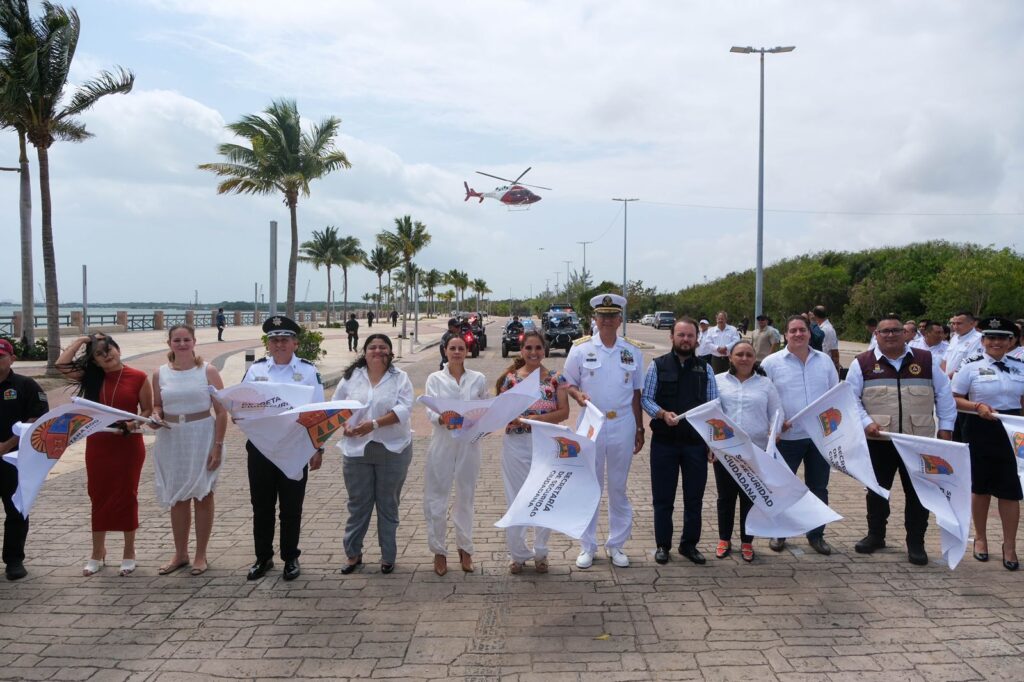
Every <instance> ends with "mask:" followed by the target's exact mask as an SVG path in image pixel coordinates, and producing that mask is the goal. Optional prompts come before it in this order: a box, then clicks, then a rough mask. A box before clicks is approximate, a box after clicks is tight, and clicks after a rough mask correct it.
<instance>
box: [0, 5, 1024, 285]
mask: <svg viewBox="0 0 1024 682" xmlns="http://www.w3.org/2000/svg"><path fill="white" fill-rule="evenodd" d="M69 4H73V5H74V6H75V7H76V8H77V9H78V12H79V14H80V16H81V21H82V35H81V40H80V42H79V46H78V53H77V55H76V57H75V62H74V69H73V71H72V80H73V82H74V83H81V82H83V81H85V80H87V79H89V78H91V77H93V76H95V75H96V74H97V73H99V72H100V71H101V70H103V69H110V68H112V67H114V66H118V65H119V66H123V67H126V68H129V69H131V70H132V71H133V72H134V73H135V75H136V83H135V88H134V90H133V92H132V93H131V94H128V95H117V96H110V97H108V98H105V99H103V100H101V101H100V102H99V103H98V104H97V105H96V106H95V107H94V108H93V109H91V110H89V111H88V112H86V113H85V114H84V115H83V116H82V117H81V119H82V121H83V122H84V123H85V124H86V126H87V127H88V129H89V130H90V131H91V132H92V133H93V134H94V135H95V137H94V138H92V139H90V140H88V141H86V142H84V143H82V144H69V143H60V142H58V143H56V144H55V145H54V146H53V147H52V148H51V149H50V173H51V183H52V192H53V212H54V216H53V227H54V235H55V244H56V261H57V268H58V278H59V289H60V292H61V300H63V301H79V300H81V266H82V265H83V264H86V265H88V268H89V299H90V301H93V302H120V301H187V300H191V299H193V297H194V296H196V295H198V299H199V301H200V303H202V302H211V303H215V302H219V301H221V300H238V299H241V300H251V299H252V297H253V292H254V286H256V287H261V288H262V291H263V292H264V294H267V293H268V292H269V287H268V285H267V283H268V276H269V275H268V258H269V227H268V225H269V221H271V220H276V221H277V222H278V224H279V234H278V242H279V247H278V253H279V258H280V260H279V265H278V273H279V276H278V292H279V293H278V297H279V300H282V301H283V299H284V292H285V285H286V272H287V250H288V243H289V237H288V229H287V226H288V212H287V208H286V207H285V206H284V204H283V203H282V201H281V197H280V196H265V197H252V196H238V195H218V194H217V193H216V185H217V179H216V178H215V177H214V176H213V175H212V174H211V173H208V172H203V171H200V170H198V169H197V168H196V167H197V165H198V164H200V163H204V162H211V161H218V160H220V159H219V157H218V155H217V152H216V149H217V145H218V144H220V143H222V142H226V141H231V140H232V137H231V135H230V134H229V133H228V132H227V131H226V130H225V125H226V124H227V123H230V122H233V121H236V120H238V119H239V118H240V117H241V116H244V115H247V114H253V113H258V112H260V111H262V110H263V109H264V108H265V107H267V106H268V105H269V104H270V103H271V101H273V100H275V99H280V98H292V99H295V100H296V101H297V102H298V107H299V110H300V112H301V114H302V116H303V120H304V122H306V123H307V124H310V125H312V124H313V123H314V122H317V121H319V120H321V119H323V118H324V117H327V116H337V117H339V118H340V119H341V120H342V124H341V128H340V130H341V134H340V135H339V137H338V139H337V146H338V147H339V148H340V149H341V150H343V151H344V152H345V153H346V154H347V156H348V158H349V160H350V161H351V163H352V168H351V169H349V170H342V171H338V172H335V173H333V174H331V175H329V176H327V177H326V178H323V179H321V180H318V181H315V182H314V183H313V184H312V187H311V196H309V197H308V198H302V199H300V202H299V209H298V211H299V212H298V220H299V237H300V240H302V241H304V240H307V239H310V238H311V236H312V232H313V230H315V229H316V230H322V229H323V228H324V227H325V226H328V225H333V226H335V227H337V228H338V230H339V232H340V233H341V234H342V235H350V236H354V237H357V238H358V239H359V240H360V241H361V244H362V246H363V247H364V248H366V249H369V248H371V247H372V246H373V245H374V243H375V236H376V234H377V233H378V232H380V231H381V230H383V229H391V228H393V226H394V219H395V218H396V217H400V216H403V215H410V216H412V217H413V219H414V220H419V221H421V222H423V223H424V224H425V225H426V226H427V229H428V231H429V232H430V234H431V236H432V241H431V243H430V245H429V246H428V247H427V248H426V249H424V250H423V251H422V252H421V253H420V254H419V255H418V256H417V257H416V262H417V263H418V264H419V265H421V266H422V267H424V268H427V269H429V268H438V269H439V270H442V271H447V270H450V269H452V268H458V269H460V270H464V271H466V272H467V273H469V275H470V277H471V278H474V279H475V278H481V279H483V280H485V281H486V282H487V284H488V286H489V288H490V289H491V290H492V291H493V292H494V293H493V294H492V296H493V297H495V298H506V297H508V296H512V297H514V298H524V297H526V296H528V295H531V293H532V294H537V293H539V292H540V291H542V290H544V289H545V288H546V287H550V288H552V289H553V288H554V287H555V285H556V281H557V282H559V283H564V281H565V277H566V270H567V268H568V269H570V270H573V271H576V270H579V269H581V268H582V267H583V259H584V248H585V250H586V267H587V269H588V270H589V271H590V272H591V275H592V277H593V278H594V279H595V280H596V281H601V280H611V281H615V282H621V280H622V276H623V225H624V222H625V221H624V215H623V204H622V203H621V202H615V201H612V199H613V198H615V197H618V198H636V199H638V201H636V202H632V203H630V204H629V208H628V229H627V242H626V254H625V255H626V258H625V265H626V270H627V277H628V278H629V279H630V280H634V279H639V280H643V282H644V284H645V285H647V286H656V287H657V288H658V289H659V290H662V291H676V290H678V289H681V288H683V287H686V286H689V285H691V284H694V283H699V282H703V281H705V280H706V279H714V278H715V277H719V276H721V275H724V274H727V273H729V272H733V271H740V270H744V269H747V268H750V267H753V265H754V262H755V251H756V246H755V245H756V224H757V213H756V210H755V209H756V205H757V159H758V93H759V85H758V83H759V81H758V79H759V66H758V56H757V55H744V54H733V53H730V51H729V48H730V47H731V46H733V45H738V46H748V45H749V46H753V47H755V48H757V47H762V46H763V47H774V46H777V45H785V46H789V45H792V46H795V47H796V49H795V50H794V51H793V52H790V53H785V54H769V55H766V57H765V143H764V156H765V160H764V176H765V180H764V206H765V213H764V233H765V261H766V263H771V262H773V261H776V260H779V259H782V258H788V257H792V256H796V255H800V254H804V253H813V252H818V251H823V250H828V249H836V250H860V249H864V248H870V247H876V246H883V245H898V244H906V243H910V242H915V241H922V240H926V239H947V240H951V241H971V242H977V243H981V244H993V245H995V246H997V247H1003V246H1009V247H1011V248H1014V249H1016V250H1018V251H1020V250H1024V243H1022V237H1021V235H1022V234H1024V233H1022V232H1021V223H1022V220H1024V195H1022V193H1021V191H1020V188H1021V187H1022V185H1024V182H1022V181H1024V116H1022V113H1024V112H1022V102H1024V90H1022V89H1021V87H1020V85H1021V80H1020V73H1021V70H1022V66H1024V41H1021V40H1020V36H1021V35H1024V3H1020V2H1017V1H1015V0H989V1H986V2H979V3H965V2H960V1H954V0H899V1H896V0H893V1H891V2H883V1H880V0H878V1H872V0H866V1H864V2H856V3H853V2H848V1H844V2H839V1H831V0H822V1H818V2H813V3H810V2H796V1H783V0H775V1H772V0H766V1H756V2H755V1H753V0H750V1H734V2H715V1H710V0H709V1H707V2H681V1H669V0H663V1H649V2H645V1H642V0H634V1H632V2H628V3H626V2H612V1H608V2H574V1H571V0H567V1H565V2H557V3H552V2H543V1H536V2H533V1H524V0H505V1H502V2H489V1H486V0H476V1H472V0H448V1H447V2H436V1H432V2H427V1H424V2H413V1H402V0H395V1H394V2H375V1H371V0H367V1H359V0H351V1H349V0H344V1H340V0H290V2H288V3H287V9H286V10H285V9H283V8H282V5H281V3H280V1H279V0H217V1H216V2H210V1H209V0H80V1H79V2H76V3H69ZM34 8H35V11H36V12H38V11H39V7H38V5H35V6H34ZM1014 73H1016V74H1017V76H1014V75H1013V74H1014ZM3 159H6V161H3V162H2V163H0V165H10V166H13V165H16V162H17V140H16V138H15V136H14V135H13V133H11V132H9V131H4V132H2V133H0V160H3ZM31 159H32V165H31V168H32V173H33V176H34V177H33V204H34V206H33V211H34V216H33V223H34V224H33V228H34V233H35V235H36V239H35V245H34V246H35V279H36V281H37V282H40V283H41V282H42V278H43V270H42V258H41V249H40V245H39V230H40V217H39V195H38V182H37V178H36V177H35V173H36V172H37V165H36V162H35V156H34V154H32V155H31ZM527 167H531V168H532V170H531V171H530V172H529V174H528V175H527V176H526V177H525V178H524V182H533V183H536V184H538V185H543V186H546V187H550V188H552V189H551V191H539V192H538V193H539V194H541V195H542V196H543V200H542V201H540V202H539V203H537V204H534V205H533V206H532V207H531V208H530V209H529V210H527V211H510V210H508V209H507V208H506V207H505V206H503V205H501V204H500V203H498V202H496V201H493V200H490V199H488V200H486V201H484V202H483V203H478V202H477V201H476V200H475V199H474V200H471V201H469V202H465V201H463V199H464V196H465V192H464V190H463V182H464V181H468V182H469V184H470V186H471V187H474V188H476V189H477V190H481V191H488V190H493V189H494V187H495V186H496V185H499V184H501V183H499V182H497V181H494V180H492V179H490V178H486V177H483V176H480V175H477V174H476V173H475V171H484V172H488V173H492V174H495V175H499V176H503V177H515V176H516V175H518V174H519V173H520V172H522V171H523V170H524V169H526V168H527ZM0 175H2V176H3V177H0V206H2V205H3V204H4V203H6V205H7V210H6V211H3V210H0V216H4V215H5V216H6V218H3V219H0V225H2V226H3V227H2V228H0V229H2V230H3V231H4V233H5V234H6V235H7V236H8V239H7V240H6V243H7V244H8V245H10V246H9V248H5V249H3V250H0V272H3V273H4V274H5V275H7V276H6V277H3V278H0V300H11V301H20V277H19V275H18V274H17V273H19V272H20V257H19V251H18V248H17V246H16V245H17V243H18V241H17V240H18V234H19V232H18V209H17V206H18V183H17V180H16V176H14V174H0ZM584 241H586V242H591V243H590V244H588V245H587V246H586V247H584V246H583V245H581V244H580V243H579V242H584ZM565 261H571V262H569V263H566V262H565ZM334 281H335V290H336V291H337V297H338V299H339V300H340V298H341V296H342V294H341V284H340V281H341V277H340V272H338V271H335V276H334ZM376 284H377V280H376V276H375V275H374V274H373V273H371V272H370V271H368V270H366V269H364V268H358V267H357V268H354V269H352V270H351V271H350V273H349V299H350V300H359V299H360V298H361V297H362V295H363V294H364V293H367V292H372V291H375V290H376ZM326 289H327V283H326V275H325V273H324V272H323V271H322V270H321V271H319V272H318V271H315V270H314V269H313V268H312V267H311V266H308V265H304V264H300V266H299V270H298V278H297V299H298V300H299V301H302V300H324V298H325V297H326Z"/></svg>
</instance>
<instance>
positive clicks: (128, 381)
mask: <svg viewBox="0 0 1024 682" xmlns="http://www.w3.org/2000/svg"><path fill="white" fill-rule="evenodd" d="M83 347H84V349H85V350H84V352H82V354H80V355H78V357H77V358H76V357H75V356H76V355H77V354H78V352H79V350H81V349H82V348H83ZM57 368H58V369H60V371H61V372H63V373H64V375H65V376H67V377H68V378H69V379H71V380H72V381H73V382H75V383H77V384H78V387H79V388H78V395H80V396H82V397H84V398H85V399H87V400H92V401H94V402H98V403H102V404H104V405H109V406H111V407H116V408H117V409H119V410H125V411H126V412H133V413H138V414H140V415H141V416H143V417H148V416H149V415H150V414H151V413H152V411H153V387H152V385H151V384H150V382H149V378H148V377H147V376H146V373H145V372H143V371H140V370H137V369H133V368H131V367H127V366H125V365H124V363H122V362H121V348H120V346H118V345H117V343H116V342H115V341H114V339H112V338H111V337H109V336H106V335H104V334H93V335H92V336H82V337H79V338H77V339H75V341H74V343H72V344H71V345H70V346H69V347H68V348H66V349H64V351H63V352H62V353H61V355H60V357H59V358H58V359H57ZM115 426H116V427H117V428H118V429H119V431H120V432H119V433H96V434H93V435H92V436H89V437H88V438H87V439H86V441H85V472H86V477H87V480H88V484H87V487H88V491H89V499H90V500H91V502H92V556H91V557H90V558H89V560H88V561H87V562H85V567H84V568H83V569H82V575H84V576H90V575H93V574H95V573H98V572H99V571H100V569H101V568H103V566H104V563H105V559H106V554H107V549H106V538H107V531H121V532H123V533H124V555H123V559H122V561H121V569H120V574H121V575H122V576H126V575H129V574H131V573H132V572H133V571H134V570H135V530H136V529H137V528H138V527H139V477H140V476H141V475H142V463H143V461H145V459H146V446H145V444H144V443H143V442H142V435H141V434H140V433H139V430H138V427H139V423H138V422H134V421H125V422H121V423H119V424H116V425H115Z"/></svg>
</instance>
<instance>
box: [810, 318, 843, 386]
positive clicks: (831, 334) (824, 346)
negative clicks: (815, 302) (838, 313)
mask: <svg viewBox="0 0 1024 682" xmlns="http://www.w3.org/2000/svg"><path fill="white" fill-rule="evenodd" d="M811 315H812V316H813V317H814V323H815V324H816V325H818V327H819V328H821V331H823V332H824V333H825V338H824V340H823V341H822V342H821V352H822V353H824V354H825V355H827V356H829V357H830V358H832V364H834V365H835V366H836V371H838V370H839V368H840V367H841V365H840V364H839V336H838V335H837V334H836V328H835V327H833V326H832V323H831V322H830V321H829V319H828V311H827V310H826V309H825V306H823V305H819V306H815V307H814V310H812V311H811Z"/></svg>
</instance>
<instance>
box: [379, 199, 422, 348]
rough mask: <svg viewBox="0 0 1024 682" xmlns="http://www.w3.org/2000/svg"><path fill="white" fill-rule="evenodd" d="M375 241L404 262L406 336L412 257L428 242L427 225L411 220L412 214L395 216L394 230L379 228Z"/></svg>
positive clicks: (403, 310) (404, 320)
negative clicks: (393, 252) (396, 254)
mask: <svg viewBox="0 0 1024 682" xmlns="http://www.w3.org/2000/svg"><path fill="white" fill-rule="evenodd" d="M377 243H378V244H380V245H381V246H384V247H387V248H390V249H391V250H392V251H395V252H396V253H398V254H399V255H400V256H401V258H402V262H403V263H404V264H405V287H404V291H405V295H404V296H403V297H402V338H405V337H406V330H405V325H406V319H405V318H406V313H408V311H409V285H410V283H411V282H412V276H413V270H412V257H413V256H415V255H416V254H417V253H419V252H420V251H421V250H423V248H424V247H425V246H426V245H427V244H429V243H430V233H429V232H427V226H426V225H424V224H423V223H421V222H420V221H418V220H417V221H415V222H413V219H412V216H408V215H407V216H402V217H401V218H395V230H394V232H391V231H389V230H381V231H380V233H379V234H378V235H377Z"/></svg>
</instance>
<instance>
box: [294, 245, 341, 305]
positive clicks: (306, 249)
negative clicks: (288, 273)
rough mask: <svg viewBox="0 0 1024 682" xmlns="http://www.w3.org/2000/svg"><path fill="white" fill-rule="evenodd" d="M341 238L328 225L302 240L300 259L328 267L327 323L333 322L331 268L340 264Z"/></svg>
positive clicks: (316, 266) (317, 267)
mask: <svg viewBox="0 0 1024 682" xmlns="http://www.w3.org/2000/svg"><path fill="white" fill-rule="evenodd" d="M340 246H341V240H339V239H338V230H337V228H335V227H332V226H330V225H328V226H327V227H325V228H324V229H323V231H322V232H321V231H320V230H313V239H312V240H310V241H308V242H302V246H301V247H300V248H301V249H302V253H301V255H299V261H301V262H303V263H312V265H313V267H314V268H315V269H317V270H319V269H320V266H323V267H325V268H326V269H327V324H330V323H331V268H332V267H334V266H335V265H338V260H339V259H340V258H341V250H340Z"/></svg>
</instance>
